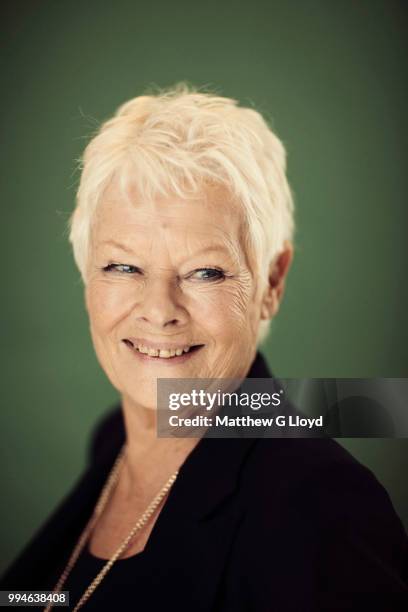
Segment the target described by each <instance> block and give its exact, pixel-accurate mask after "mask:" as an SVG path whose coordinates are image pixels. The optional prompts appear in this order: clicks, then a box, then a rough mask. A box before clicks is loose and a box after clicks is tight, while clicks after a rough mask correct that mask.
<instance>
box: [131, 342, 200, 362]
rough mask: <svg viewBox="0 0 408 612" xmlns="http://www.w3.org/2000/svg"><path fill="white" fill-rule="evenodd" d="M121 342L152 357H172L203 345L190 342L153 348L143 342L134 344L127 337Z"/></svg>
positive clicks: (192, 350) (195, 349) (192, 351)
mask: <svg viewBox="0 0 408 612" xmlns="http://www.w3.org/2000/svg"><path fill="white" fill-rule="evenodd" d="M123 342H124V343H125V344H126V345H127V346H128V347H129V348H131V349H132V350H133V351H135V352H137V353H141V354H142V355H145V356H146V357H152V358H154V359H174V358H175V357H180V356H182V355H184V354H186V353H194V352H195V351H197V350H198V349H200V348H202V347H203V346H204V345H203V344H192V345H180V346H178V347H174V348H153V347H149V346H146V345H143V344H135V343H134V342H132V341H131V340H129V339H128V338H125V339H123Z"/></svg>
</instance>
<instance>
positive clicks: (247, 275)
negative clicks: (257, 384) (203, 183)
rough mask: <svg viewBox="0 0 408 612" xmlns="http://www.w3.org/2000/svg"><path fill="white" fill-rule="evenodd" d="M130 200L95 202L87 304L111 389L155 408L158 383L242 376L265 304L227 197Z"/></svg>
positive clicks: (114, 196) (113, 194) (109, 197)
mask: <svg viewBox="0 0 408 612" xmlns="http://www.w3.org/2000/svg"><path fill="white" fill-rule="evenodd" d="M130 193H131V198H130V200H129V201H127V200H126V199H123V198H122V197H120V195H119V191H118V189H115V186H114V185H112V186H111V187H110V188H109V189H108V190H107V192H106V193H105V196H104V199H103V201H102V202H101V203H100V207H99V208H98V213H97V214H98V216H97V219H96V222H95V225H94V228H93V232H92V248H91V256H90V263H89V267H88V282H87V285H86V290H85V297H86V305H87V310H88V314H89V320H90V329H91V335H92V339H93V343H94V347H95V350H96V354H97V357H98V359H99V362H100V364H101V366H102V368H103V369H104V371H105V373H106V374H107V376H108V378H109V379H110V381H111V383H112V384H113V385H114V387H115V388H116V389H117V390H118V391H119V392H120V393H121V395H122V396H123V399H124V401H127V402H130V403H131V404H134V405H137V406H142V407H147V408H155V404H156V380H157V378H175V377H176V378H240V377H242V376H245V375H246V374H247V372H248V370H249V368H250V365H251V363H252V360H253V358H254V355H255V352H256V343H257V334H258V327H259V322H260V320H261V318H262V316H263V315H262V313H263V311H264V310H263V301H264V300H263V294H262V291H261V287H260V283H259V282H258V281H257V277H256V274H254V272H253V271H252V270H251V269H250V264H249V262H248V257H247V254H246V253H245V252H244V250H243V246H242V228H243V224H242V216H241V214H239V213H238V210H237V208H236V207H235V208H234V207H233V205H232V202H231V199H230V197H228V195H226V193H225V191H222V190H221V189H220V188H218V189H215V188H214V189H212V190H211V191H207V192H206V193H205V194H202V195H201V196H200V197H197V198H193V199H191V200H186V199H181V198H180V197H177V196H174V197H171V198H161V199H156V200H155V201H154V202H153V203H144V202H142V201H140V200H139V199H138V196H137V193H136V191H133V192H130ZM251 267H252V266H251Z"/></svg>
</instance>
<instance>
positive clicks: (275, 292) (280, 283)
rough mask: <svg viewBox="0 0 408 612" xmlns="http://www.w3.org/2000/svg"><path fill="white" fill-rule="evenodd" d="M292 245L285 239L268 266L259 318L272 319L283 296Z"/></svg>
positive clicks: (290, 260) (291, 254)
mask: <svg viewBox="0 0 408 612" xmlns="http://www.w3.org/2000/svg"><path fill="white" fill-rule="evenodd" d="M292 258H293V246H292V244H291V243H290V242H289V241H285V243H284V245H283V249H282V251H281V252H280V253H278V255H277V256H276V257H275V259H274V260H273V262H271V265H270V267H269V274H268V286H267V287H266V289H265V292H264V296H263V299H262V306H261V319H262V320H266V319H272V317H274V316H275V315H276V313H277V312H278V310H279V305H280V303H281V300H282V297H283V290H284V288H285V279H286V275H287V273H288V270H289V268H290V264H291V263H292Z"/></svg>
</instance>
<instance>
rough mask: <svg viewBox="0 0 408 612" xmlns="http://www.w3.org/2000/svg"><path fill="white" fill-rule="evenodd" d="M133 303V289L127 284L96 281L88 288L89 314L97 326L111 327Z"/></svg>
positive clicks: (124, 314)
mask: <svg viewBox="0 0 408 612" xmlns="http://www.w3.org/2000/svg"><path fill="white" fill-rule="evenodd" d="M134 304H135V295H134V291H132V289H131V288H130V287H129V286H125V285H122V286H121V285H119V284H107V283H98V284H95V286H94V287H92V288H91V290H90V315H91V318H92V319H93V321H94V323H95V325H96V326H97V327H98V328H103V329H109V328H111V327H112V325H114V324H115V322H116V321H118V320H120V319H122V318H123V317H124V316H126V314H127V313H128V312H131V311H132V308H133V307H134Z"/></svg>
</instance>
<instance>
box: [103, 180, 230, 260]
mask: <svg viewBox="0 0 408 612" xmlns="http://www.w3.org/2000/svg"><path fill="white" fill-rule="evenodd" d="M212 195H213V197H212ZM94 229H95V234H94V238H95V239H96V242H97V243H106V242H109V241H111V242H112V241H117V240H118V239H121V240H122V241H123V240H126V241H132V238H134V239H138V240H141V239H143V238H144V239H149V237H150V238H151V237H154V238H155V239H156V240H159V239H162V240H163V239H164V240H171V239H172V238H174V239H175V240H178V241H180V239H182V238H184V241H185V242H197V243H198V244H203V245H205V244H208V246H213V247H217V248H219V247H222V246H223V245H224V244H226V245H227V244H228V243H230V242H231V241H232V242H238V241H239V239H240V234H241V232H240V229H241V214H240V210H239V208H238V207H237V205H236V203H235V202H234V201H232V200H231V197H228V194H224V195H222V194H221V193H220V191H217V192H216V193H213V194H211V193H202V194H197V195H196V196H194V197H193V198H185V197H180V196H177V195H171V196H159V197H156V198H154V199H151V200H145V199H144V200H143V199H142V198H140V197H133V198H123V197H122V196H121V194H120V192H119V191H115V190H112V189H110V190H109V192H107V193H106V194H105V197H104V198H103V200H102V201H101V202H100V204H99V207H98V211H97V214H96V218H95V226H94Z"/></svg>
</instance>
